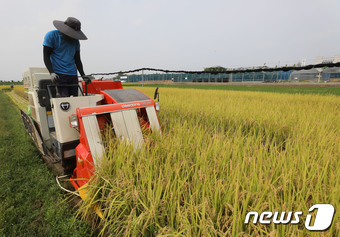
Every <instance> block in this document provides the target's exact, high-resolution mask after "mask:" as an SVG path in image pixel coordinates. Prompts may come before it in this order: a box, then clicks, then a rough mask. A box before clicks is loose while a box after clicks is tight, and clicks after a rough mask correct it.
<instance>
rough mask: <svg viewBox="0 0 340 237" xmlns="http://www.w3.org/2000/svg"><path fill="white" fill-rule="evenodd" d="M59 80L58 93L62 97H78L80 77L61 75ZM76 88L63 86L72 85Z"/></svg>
mask: <svg viewBox="0 0 340 237" xmlns="http://www.w3.org/2000/svg"><path fill="white" fill-rule="evenodd" d="M57 74H58V76H59V80H58V92H59V94H60V96H61V97H69V96H71V95H73V96H78V76H77V75H64V74H59V73H57ZM71 84H73V85H74V86H62V85H71ZM59 85H60V86H59Z"/></svg>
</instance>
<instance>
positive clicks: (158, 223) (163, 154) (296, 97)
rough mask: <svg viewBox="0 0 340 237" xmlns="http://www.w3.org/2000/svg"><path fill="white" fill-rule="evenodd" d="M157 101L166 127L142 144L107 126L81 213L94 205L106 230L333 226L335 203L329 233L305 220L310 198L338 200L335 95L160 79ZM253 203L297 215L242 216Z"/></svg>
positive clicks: (200, 232)
mask: <svg viewBox="0 0 340 237" xmlns="http://www.w3.org/2000/svg"><path fill="white" fill-rule="evenodd" d="M137 89H140V90H141V91H143V92H145V93H147V94H149V95H150V97H152V95H153V91H154V88H150V87H143V88H137ZM160 105H161V111H160V112H159V120H160V123H161V126H162V130H163V135H162V136H156V135H153V134H151V135H145V141H146V142H145V144H144V146H143V149H141V150H140V151H139V152H134V151H133V149H132V148H131V147H129V146H126V145H124V144H118V143H117V142H116V141H115V139H112V136H111V134H110V132H109V130H108V131H107V134H106V136H107V144H106V152H107V153H106V156H107V157H106V160H105V162H103V164H102V166H101V167H102V168H101V170H99V171H98V172H97V176H96V178H95V179H94V180H92V182H91V185H90V186H89V188H88V192H89V197H91V198H89V199H88V200H87V201H86V202H84V203H83V205H82V206H81V207H80V209H79V213H78V215H79V216H81V217H82V218H84V219H86V218H88V213H90V212H91V210H92V209H91V208H92V207H93V205H94V204H95V205H98V206H99V207H100V208H101V211H102V213H103V216H104V217H103V219H100V218H98V220H97V222H96V225H98V224H99V225H100V226H101V227H102V228H101V229H102V232H101V233H102V234H103V235H109V236H236V235H237V236H261V235H263V236H267V235H272V236H305V235H311V236H314V235H315V236H319V235H325V236H338V235H339V233H340V223H339V219H340V218H339V212H337V211H336V212H335V217H334V220H333V224H332V225H331V227H330V228H329V229H328V230H327V231H325V232H310V231H308V230H307V229H306V228H305V226H304V223H305V219H306V215H307V214H309V212H308V210H309V208H310V207H311V206H312V205H314V204H320V203H325V204H332V205H333V206H334V208H335V210H338V208H339V203H340V178H339V175H338V174H339V171H340V163H339V158H340V136H339V128H340V125H339V122H338V121H339V111H340V97H339V96H336V95H317V94H305V95H303V94H285V93H267V92H266V93H264V92H251V91H246V92H243V91H224V90H197V89H178V88H161V89H160ZM249 211H257V212H259V213H261V212H263V211H272V212H274V211H278V212H289V211H293V212H296V211H302V212H303V215H302V216H301V217H300V222H299V224H297V225H293V224H286V225H283V224H280V225H274V224H269V225H265V224H253V223H252V222H250V223H249V224H244V222H245V216H246V214H247V212H249ZM314 214H315V213H314ZM98 222H100V223H98Z"/></svg>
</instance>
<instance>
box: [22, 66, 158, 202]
mask: <svg viewBox="0 0 340 237" xmlns="http://www.w3.org/2000/svg"><path fill="white" fill-rule="evenodd" d="M23 81H24V87H25V88H26V89H28V101H29V111H28V113H25V112H24V111H22V110H21V115H22V119H23V122H24V124H25V127H26V130H27V132H28V134H29V135H30V136H31V137H32V139H33V141H34V143H35V145H36V146H37V148H38V149H39V151H40V152H41V154H42V155H43V158H44V160H45V161H46V162H47V163H49V164H50V165H52V166H54V167H58V168H57V174H61V173H64V174H70V175H72V177H71V178H70V181H71V183H72V185H73V186H74V188H75V189H76V190H78V191H79V193H80V196H81V197H82V198H83V199H84V198H85V196H86V194H85V193H86V192H85V191H84V190H85V189H84V187H86V185H87V184H88V182H89V180H90V179H91V177H92V176H93V175H94V174H95V171H96V169H98V168H99V163H100V162H105V161H103V160H102V159H105V148H104V142H103V141H102V133H103V131H104V128H105V127H106V126H107V125H108V126H111V127H112V129H113V130H114V132H115V135H116V137H117V139H119V140H126V141H127V142H128V143H129V144H131V145H132V146H134V148H135V149H139V147H140V146H141V144H142V143H143V141H144V140H143V134H142V129H144V128H149V129H150V130H151V132H156V133H161V128H160V124H159V120H158V116H157V112H156V111H158V110H159V106H158V102H154V101H153V100H152V99H150V98H149V97H148V96H147V95H145V94H144V93H142V92H140V91H138V90H136V89H123V87H122V84H121V82H120V81H112V80H92V81H91V80H88V81H86V82H85V81H79V84H76V85H67V86H75V87H78V89H79V90H78V94H79V96H78V97H58V90H57V87H58V86H63V85H58V86H56V85H54V84H52V81H51V79H50V74H49V73H48V71H47V69H46V68H33V67H30V68H28V69H27V70H26V71H25V72H24V73H23ZM64 86H65V85H64ZM84 91H85V93H83V92H84ZM157 95H158V90H157V89H156V92H155V98H154V99H156V97H157ZM57 180H58V179H57Z"/></svg>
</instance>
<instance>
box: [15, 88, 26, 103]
mask: <svg viewBox="0 0 340 237" xmlns="http://www.w3.org/2000/svg"><path fill="white" fill-rule="evenodd" d="M14 92H15V93H16V94H17V95H19V96H21V97H22V98H24V99H25V100H27V90H26V89H25V88H24V85H15V86H14Z"/></svg>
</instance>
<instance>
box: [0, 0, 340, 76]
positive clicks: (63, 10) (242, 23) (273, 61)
mask: <svg viewBox="0 0 340 237" xmlns="http://www.w3.org/2000/svg"><path fill="white" fill-rule="evenodd" d="M0 3H1V5H0V29H1V37H0V42H1V43H0V69H1V77H0V80H5V81H9V80H14V81H18V80H21V79H22V72H23V71H24V70H25V69H26V68H28V67H44V63H43V57H42V49H43V46H42V43H43V39H44V36H45V34H46V33H47V32H48V31H51V30H54V29H55V27H54V26H53V20H62V21H64V20H66V18H67V17H69V16H72V17H76V18H77V19H79V20H80V21H81V23H82V31H83V32H84V33H85V35H86V36H87V37H88V40H86V41H81V42H80V44H81V58H82V62H83V66H84V71H85V73H86V74H91V73H102V72H116V71H125V70H132V69H137V68H142V67H149V68H162V69H168V70H203V69H204V68H205V67H210V66H223V67H226V68H238V67H253V66H262V65H264V64H266V65H267V66H275V65H278V66H283V65H286V64H288V65H293V64H296V63H298V62H299V61H301V60H302V59H306V61H307V64H313V63H314V59H315V57H317V56H323V57H332V56H335V55H340V24H339V23H340V14H339V10H340V1H339V0H209V1H208V0H205V1H204V0H120V1H119V0H96V1H94V0H59V1H55V0H54V1H53V0H30V1H24V0H21V1H19V0H0Z"/></svg>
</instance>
